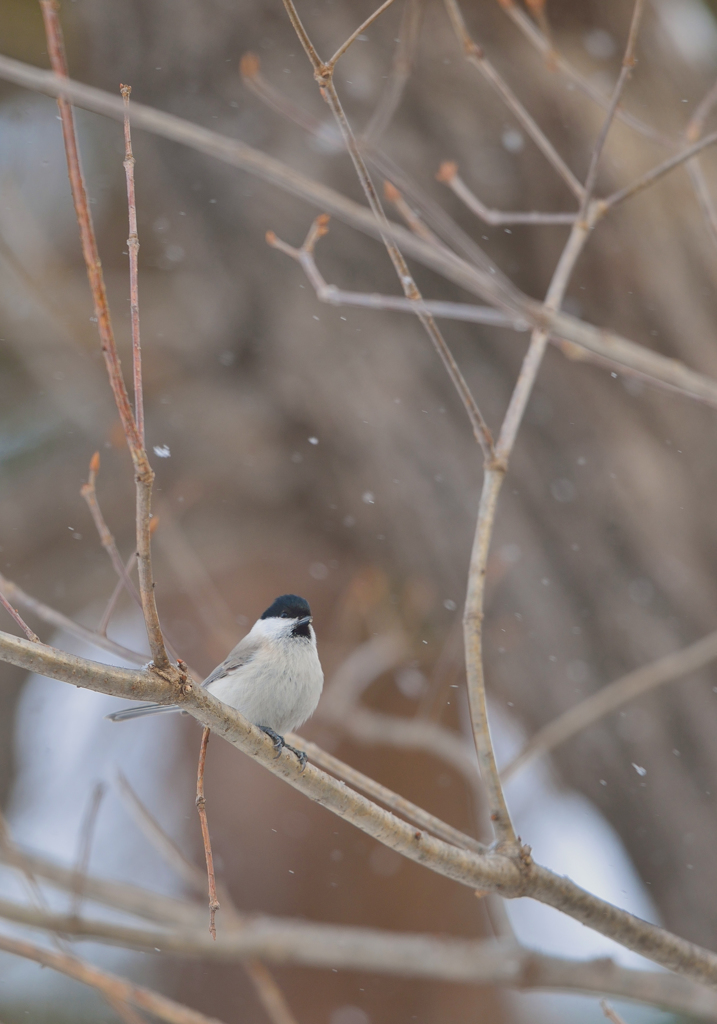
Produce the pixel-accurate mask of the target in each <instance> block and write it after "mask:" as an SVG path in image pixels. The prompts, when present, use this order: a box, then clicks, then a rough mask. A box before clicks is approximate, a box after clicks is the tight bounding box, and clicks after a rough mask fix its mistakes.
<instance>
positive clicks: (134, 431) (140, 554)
mask: <svg viewBox="0 0 717 1024" xmlns="http://www.w3.org/2000/svg"><path fill="white" fill-rule="evenodd" d="M40 6H41V9H42V16H43V22H44V25H45V35H46V37H47V49H48V53H49V56H50V63H51V65H52V69H53V71H54V72H55V74H56V75H59V76H61V77H63V78H67V77H68V72H67V60H66V57H65V48H64V42H63V36H62V28H61V26H60V20H59V14H58V4H57V2H56V0H40ZM57 105H58V108H59V111H60V120H61V121H62V134H63V138H64V142H65V153H66V155H67V169H68V173H69V178H70V187H71V190H72V198H73V202H74V205H75V213H76V215H77V222H78V225H79V228H80V240H81V242H82V253H83V256H84V259H85V265H86V267H87V276H88V278H89V282H90V288H91V290H92V298H93V302H94V307H95V316H96V317H97V326H98V330H99V333H100V339H101V341H102V352H103V355H104V358H105V364H106V367H107V373H108V376H109V380H110V385H111V387H112V391H113V394H114V398H115V404H116V405H117V411H118V412H119V415H120V419H121V421H122V428H123V430H124V435H125V438H126V440H127V446H128V448H129V451H130V454H131V456H132V462H133V465H134V471H135V481H136V487H137V503H136V513H137V514H136V520H137V524H136V525H137V562H138V572H139V591H140V594H141V597H142V609H143V612H144V620H145V625H146V628H147V637H148V639H149V645H150V649H151V651H152V659H153V662H154V667H155V668H156V669H157V670H158V671H162V672H171V671H172V666H171V664H170V662H169V658H168V656H167V652H166V650H165V646H164V640H163V638H162V629H161V627H160V624H159V617H158V614H157V605H156V601H155V596H154V581H153V578H152V556H151V543H150V526H149V524H150V518H151V503H152V482H153V480H154V473H153V471H152V468H151V466H150V464H149V460H148V459H147V453H146V451H145V450H144V444H143V441H142V437H141V435H140V433H139V430H138V427H137V423H136V422H135V419H134V416H133V414H132V408H131V406H130V402H129V397H128V395H127V389H126V387H125V383H124V380H123V378H122V368H121V366H120V360H119V355H118V353H117V346H116V344H115V338H114V332H113V330H112V322H111V319H110V311H109V305H108V302H107V291H106V288H105V283H104V277H103V274H102V264H101V262H100V255H99V250H98V248H97V241H96V238H95V232H94V227H93V224H92V216H91V213H90V207H89V203H88V201H87V192H86V190H85V183H84V178H83V174H82V166H81V163H80V155H79V150H78V146H77V136H76V132H75V122H74V114H73V111H72V107H71V105H70V103H69V102H68V100H66V99H64V97H58V99H57Z"/></svg>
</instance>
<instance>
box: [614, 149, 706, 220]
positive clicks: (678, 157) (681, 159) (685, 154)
mask: <svg viewBox="0 0 717 1024" xmlns="http://www.w3.org/2000/svg"><path fill="white" fill-rule="evenodd" d="M715 142H717V132H712V133H711V135H705V136H704V138H702V139H699V140H698V141H697V142H695V143H693V144H692V145H691V146H687V147H685V148H684V149H682V150H680V152H679V153H676V154H675V155H674V156H671V157H670V158H669V159H668V160H664V161H663V162H662V163H661V164H658V165H657V166H656V167H653V168H652V170H651V171H647V172H646V173H645V174H643V175H642V176H641V177H639V178H637V179H636V180H635V181H633V182H632V184H630V185H626V186H625V187H624V188H621V189H618V191H617V192H613V193H612V195H609V196H608V197H607V199H605V200H603V201H604V203H605V206H606V207H608V208H609V209H613V207H615V206H617V205H618V203H622V202H624V201H625V200H626V199H631V198H632V197H633V196H634V195H636V194H637V193H638V192H641V191H642V190H643V189H645V188H648V187H649V186H650V185H654V183H655V182H656V181H659V179H660V178H662V177H664V175H665V174H669V172H670V171H674V169H675V168H676V167H679V166H680V164H683V163H685V161H686V160H689V159H690V158H691V157H693V156H695V155H696V154H697V153H701V152H702V150H703V149H707V147H708V146H714V144H715Z"/></svg>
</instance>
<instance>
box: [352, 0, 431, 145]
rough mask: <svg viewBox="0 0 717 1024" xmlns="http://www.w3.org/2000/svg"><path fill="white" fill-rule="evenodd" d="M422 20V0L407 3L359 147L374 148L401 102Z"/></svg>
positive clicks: (409, 0)
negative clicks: (380, 86) (391, 53)
mask: <svg viewBox="0 0 717 1024" xmlns="http://www.w3.org/2000/svg"><path fill="white" fill-rule="evenodd" d="M422 19H423V0H406V3H405V6H404V8H403V16H402V18H401V25H400V28H399V30H398V41H397V43H396V49H395V50H394V53H393V60H392V62H391V70H390V71H389V73H388V78H387V79H386V82H385V84H384V87H383V89H382V90H381V95H380V97H379V100H378V103H377V104H376V106H375V108H374V111H373V114H372V115H371V118H370V120H369V122H368V124H367V125H366V127H365V128H364V130H363V132H362V133H361V140H360V141H361V144H362V145H367V146H369V147H371V146H374V145H375V144H376V143H377V142H378V140H379V139H380V138H381V136H382V135H383V134H384V132H385V131H386V129H387V128H388V126H389V124H390V123H391V119H392V117H393V115H394V114H395V113H396V110H397V109H398V106H399V104H400V102H401V98H402V96H403V92H404V89H405V88H406V83H407V82H408V79H409V77H410V75H411V69H412V67H413V61H414V59H415V56H416V50H417V48H418V39H419V36H420V32H421V21H422Z"/></svg>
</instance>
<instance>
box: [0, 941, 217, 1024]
mask: <svg viewBox="0 0 717 1024" xmlns="http://www.w3.org/2000/svg"><path fill="white" fill-rule="evenodd" d="M0 949H2V950H4V952H6V953H13V954H14V955H15V956H21V957H24V959H26V960H34V961H35V962H36V963H38V964H42V965H43V966H44V967H51V968H52V969H53V970H54V971H59V972H60V973H61V974H66V975H67V976H68V977H70V978H74V979H75V980H76V981H80V982H82V984H83V985H89V986H90V987H91V988H96V989H97V990H98V991H99V992H101V993H102V995H103V996H105V997H107V998H109V999H111V1000H113V1001H119V1002H124V1003H130V1004H131V1005H133V1006H137V1007H139V1009H141V1010H147V1011H148V1012H149V1013H152V1014H154V1015H155V1017H158V1018H159V1019H160V1020H164V1021H167V1024H221V1022H220V1021H217V1019H216V1018H215V1017H207V1016H205V1015H204V1014H203V1013H199V1011H198V1010H190V1009H189V1007H188V1006H182V1005H181V1003H176V1002H175V1001H174V1000H173V999H168V998H167V997H166V996H162V995H160V994H159V993H158V992H153V991H152V990H151V989H148V988H143V987H142V986H141V985H133V984H132V983H131V982H129V981H125V979H124V978H119V977H117V975H116V974H110V973H109V972H108V971H101V970H99V969H98V968H97V967H92V966H91V965H90V964H88V963H87V962H86V961H84V960H78V958H77V957H75V956H67V955H66V954H64V953H53V952H51V951H50V950H49V949H42V948H41V947H40V946H34V945H33V944H32V943H30V942H24V941H22V940H21V939H11V938H10V937H9V936H7V935H0Z"/></svg>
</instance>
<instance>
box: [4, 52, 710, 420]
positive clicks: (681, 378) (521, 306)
mask: <svg viewBox="0 0 717 1024" xmlns="http://www.w3.org/2000/svg"><path fill="white" fill-rule="evenodd" d="M0 78H3V79H5V80H7V81H10V82H14V83H16V84H17V85H21V86H23V87H25V88H28V89H35V90H38V91H40V92H43V93H46V94H47V95H49V96H66V97H68V98H70V99H71V100H72V101H73V102H74V103H76V104H78V105H80V106H82V107H84V108H85V109H87V110H94V111H96V112H97V113H100V114H104V115H105V116H107V117H111V118H114V119H116V120H119V121H122V120H123V119H124V108H123V105H122V101H121V100H120V99H117V98H115V97H114V96H112V95H111V94H110V93H107V92H104V91H103V90H101V89H95V88H93V87H91V86H87V85H82V84H81V83H79V82H74V81H72V80H70V79H66V78H60V77H58V76H57V75H54V74H52V73H51V72H49V71H42V70H40V69H39V68H33V67H31V66H30V65H28V64H23V63H22V62H21V61H16V60H13V59H12V58H10V57H3V56H2V55H0ZM130 119H131V121H132V123H133V124H134V125H136V126H138V127H142V128H144V129H146V130H147V131H150V132H154V133H156V134H157V135H161V136H162V137H163V138H168V139H172V140H174V141H175V142H178V143H181V144H183V145H186V146H190V147H191V148H193V149H196V150H197V151H199V152H202V153H207V154H209V155H210V156H213V157H215V158H216V159H218V160H222V161H224V162H226V163H228V164H230V165H231V166H233V167H239V168H241V169H242V170H244V171H246V172H247V173H249V174H254V175H256V176H257V177H259V178H261V179H262V180H264V181H267V182H270V183H271V184H274V185H276V186H277V187H278V188H282V189H284V190H285V191H287V192H289V193H291V194H292V195H297V196H300V197H301V198H303V199H305V200H307V201H308V202H310V203H313V204H314V205H315V206H316V207H317V208H318V209H320V210H326V211H328V212H329V213H331V214H332V215H334V216H336V217H339V218H340V219H341V220H342V221H344V222H345V223H347V224H351V225H352V226H354V227H356V228H358V230H360V231H363V232H365V233H366V234H368V235H370V236H372V237H380V232H379V228H378V226H377V224H376V219H375V217H374V216H373V214H372V213H371V211H370V210H368V209H366V207H365V206H363V205H361V204H359V203H355V202H353V201H352V200H350V199H347V198H346V197H345V196H342V195H341V194H340V193H338V192H336V191H334V190H333V189H331V188H328V187H327V186H326V185H322V184H320V183H319V182H316V181H312V180H311V179H310V178H307V177H304V176H303V175H301V174H299V173H298V172H296V171H294V170H293V169H292V168H290V167H288V166H287V165H286V164H283V163H282V162H281V161H280V160H276V159H274V158H273V157H270V156H267V155H266V154H264V153H261V152H259V151H258V150H255V149H252V147H251V146H247V145H246V144H244V143H242V142H239V141H237V140H236V139H231V138H228V137H227V136H223V135H220V134H218V133H217V132H212V131H209V130H208V129H206V128H201V127H199V126H198V125H193V124H191V122H189V121H185V120H183V119H182V118H179V117H174V116H173V115H171V114H165V113H163V112H162V111H159V110H155V109H154V108H152V107H146V106H143V105H142V104H139V103H134V104H133V105H132V109H131V112H130ZM382 173H383V174H389V173H390V174H393V171H389V170H388V169H387V168H384V169H383V170H382ZM394 180H395V178H394ZM401 187H402V188H403V189H404V190H405V185H404V184H402V185H401ZM390 228H391V234H392V236H393V237H394V238H395V239H396V241H397V242H398V243H399V244H400V246H401V248H402V250H403V251H404V252H406V253H408V254H409V255H411V256H413V257H414V258H415V259H417V260H419V261H420V262H421V263H423V264H424V266H427V267H430V268H431V269H432V270H435V271H436V272H437V273H439V274H442V275H443V276H444V277H445V278H446V279H447V280H449V281H453V282H454V283H455V284H458V285H460V286H461V287H462V288H465V289H466V290H467V291H468V292H470V293H471V294H473V295H478V296H480V297H481V298H482V299H484V300H485V301H487V302H491V303H494V304H495V305H496V306H497V307H498V308H500V309H504V310H506V311H508V312H510V313H513V314H514V315H515V316H518V317H522V316H524V317H525V319H526V320H527V321H528V322H529V323H530V324H531V325H533V326H541V327H546V328H547V330H548V331H549V333H550V334H551V336H554V337H555V338H559V339H564V340H565V341H570V342H573V343H574V344H575V345H579V346H581V347H582V348H585V349H587V350H588V351H590V352H594V353H596V354H597V355H599V356H601V357H603V358H605V359H606V360H609V361H611V362H613V363H618V364H619V367H625V368H626V369H628V370H629V371H632V372H635V373H637V374H643V375H644V378H645V379H646V380H648V381H650V382H651V383H655V384H658V385H660V386H666V387H669V388H672V389H674V390H676V391H679V392H681V393H682V394H684V395H686V396H689V397H690V398H693V399H696V400H697V401H701V402H706V403H707V404H708V405H712V406H717V382H715V381H714V380H712V379H711V378H709V377H707V376H705V375H704V374H700V373H695V372H694V371H693V370H690V369H688V367H686V366H684V364H682V363H680V362H679V361H678V360H675V359H667V358H665V357H664V356H661V355H660V354H659V353H657V352H652V351H651V350H650V349H647V348H645V347H644V346H643V345H637V344H635V343H634V342H632V341H629V340H628V339H626V338H623V337H621V336H620V335H618V334H615V333H613V332H611V331H606V330H605V329H604V328H600V327H596V326H594V325H592V324H588V323H585V322H584V321H582V320H579V319H578V318H577V317H574V316H569V315H568V314H566V313H562V312H557V313H550V311H546V310H545V308H544V306H543V305H542V303H540V302H535V301H534V300H532V299H530V298H528V296H526V295H524V294H523V293H522V292H520V291H519V289H517V288H516V287H515V286H514V285H513V284H511V282H510V281H508V279H507V278H506V277H505V276H504V275H502V274H501V273H500V271H499V270H497V269H496V268H495V267H490V268H488V267H486V269H485V270H484V269H482V267H481V266H479V265H478V264H477V263H476V264H475V265H471V264H470V263H468V262H466V260H463V259H461V258H460V256H457V255H456V254H455V253H452V252H450V251H449V250H448V249H447V248H439V247H437V246H435V245H429V244H427V243H426V242H425V241H424V240H423V239H422V238H419V237H418V236H416V235H414V234H413V233H412V232H410V231H408V230H406V229H405V228H403V227H402V226H401V225H400V224H395V223H391V224H390ZM479 252H480V250H479ZM483 259H484V261H485V262H486V263H488V262H489V261H487V260H486V259H485V257H483Z"/></svg>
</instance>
